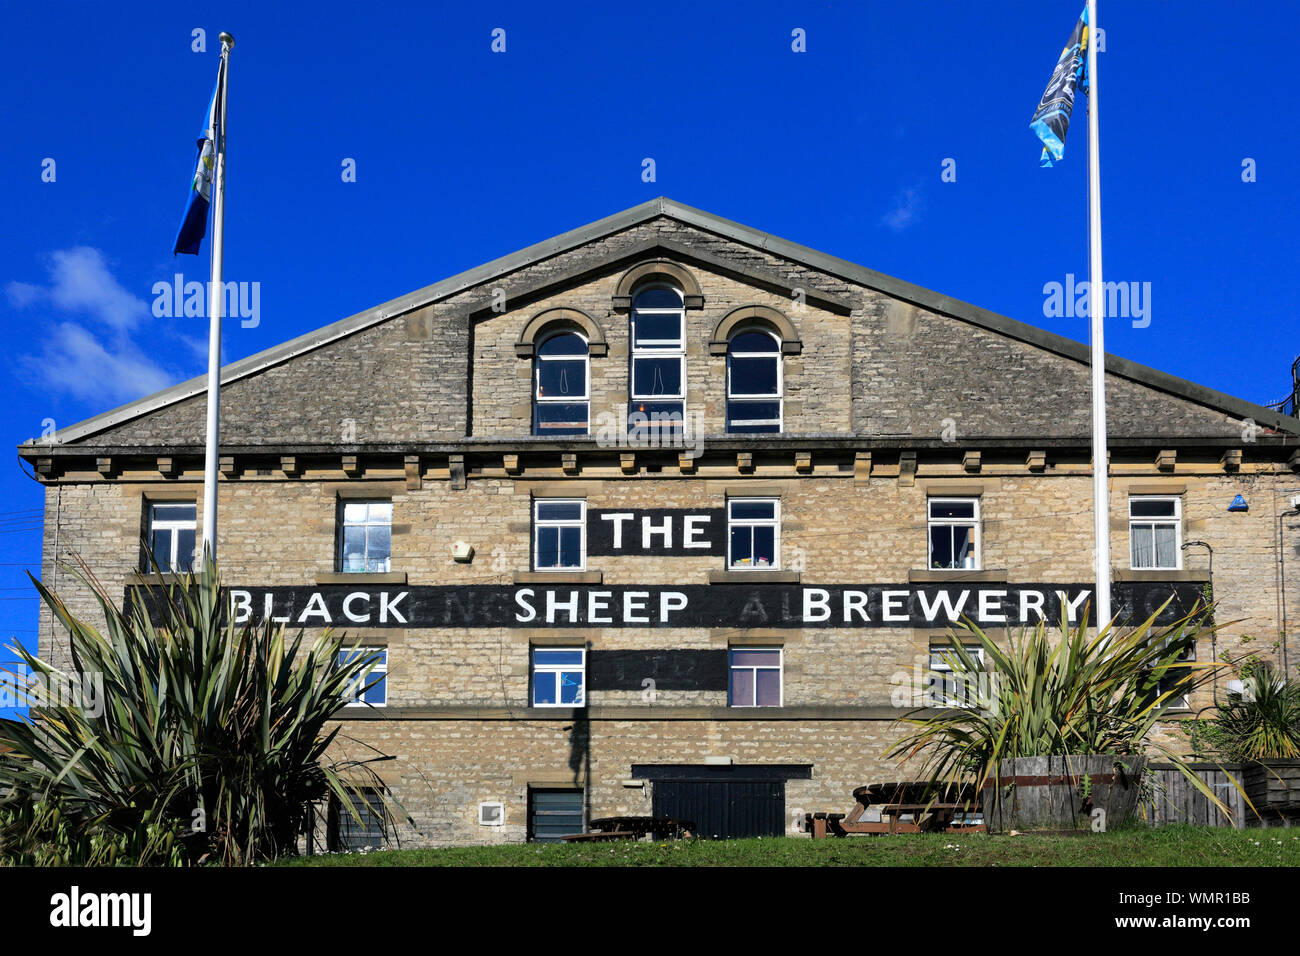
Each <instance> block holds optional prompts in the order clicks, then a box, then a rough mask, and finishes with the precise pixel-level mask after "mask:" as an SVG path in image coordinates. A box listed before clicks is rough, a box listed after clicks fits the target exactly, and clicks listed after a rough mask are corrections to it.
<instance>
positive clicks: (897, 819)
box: [804, 783, 985, 840]
mask: <svg viewBox="0 0 1300 956" xmlns="http://www.w3.org/2000/svg"><path fill="white" fill-rule="evenodd" d="M973 792H974V791H973V790H971V789H970V788H968V787H961V788H945V789H944V790H943V791H939V792H936V791H935V789H934V788H933V787H931V786H929V785H927V784H924V783H882V784H872V785H871V786H868V787H858V788H857V789H856V790H854V791H853V798H854V800H855V801H856V805H855V806H854V807H853V809H852V810H850V811H849V813H848V814H847V815H845V814H843V813H808V814H805V815H804V823H805V829H807V830H808V831H809V832H810V833H811V834H812V837H813V839H814V840H819V839H825V838H826V837H828V836H848V835H850V834H876V833H925V832H933V831H944V832H954V833H982V832H984V830H985V827H984V825H983V824H982V823H975V824H972V823H965V822H962V823H957V822H954V818H955V817H956V816H957V814H959V813H975V812H978V811H979V804H978V802H977V801H974V800H973V799H971V795H972V794H973ZM938 797H944V798H946V799H938ZM954 797H956V798H959V799H953V798H954ZM963 797H965V798H966V799H960V798H963ZM868 808H870V809H873V810H879V811H880V817H881V819H879V820H864V819H863V816H864V814H866V812H867V810H868ZM904 816H910V817H912V819H911V820H903V819H901V818H902V817H904Z"/></svg>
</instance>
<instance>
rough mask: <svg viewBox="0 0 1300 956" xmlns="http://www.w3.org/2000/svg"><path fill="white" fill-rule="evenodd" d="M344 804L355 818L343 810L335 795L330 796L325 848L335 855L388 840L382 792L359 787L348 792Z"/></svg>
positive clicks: (386, 816)
mask: <svg viewBox="0 0 1300 956" xmlns="http://www.w3.org/2000/svg"><path fill="white" fill-rule="evenodd" d="M348 802H349V803H350V804H351V806H352V809H353V810H355V811H356V814H357V816H356V817H354V816H353V815H352V814H351V813H350V812H348V811H347V810H346V809H344V807H343V805H342V804H341V803H340V802H339V798H338V797H337V796H335V795H331V796H330V801H329V815H328V817H327V821H328V822H327V831H326V832H327V836H326V845H327V846H328V847H329V848H330V850H331V851H333V852H336V853H339V852H342V853H355V852H356V851H358V850H365V849H378V848H380V847H382V846H383V845H384V844H385V843H386V842H387V840H388V828H389V827H388V822H389V815H388V809H387V807H386V806H385V805H384V795H383V793H382V792H381V791H380V790H378V789H376V788H374V787H361V788H359V790H358V792H350V793H348ZM358 818H359V819H358Z"/></svg>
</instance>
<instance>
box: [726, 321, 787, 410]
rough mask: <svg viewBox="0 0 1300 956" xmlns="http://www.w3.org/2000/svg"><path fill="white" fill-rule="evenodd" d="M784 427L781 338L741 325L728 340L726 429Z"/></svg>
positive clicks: (762, 330) (760, 329)
mask: <svg viewBox="0 0 1300 956" xmlns="http://www.w3.org/2000/svg"><path fill="white" fill-rule="evenodd" d="M780 430H781V340H780V339H779V338H778V337H777V336H776V334H775V333H773V332H770V331H768V330H767V329H765V328H755V327H753V326H750V327H748V328H741V329H738V330H737V331H736V332H734V333H733V334H732V336H731V338H730V339H729V340H728V342H727V431H729V432H743V433H755V432H779V431H780Z"/></svg>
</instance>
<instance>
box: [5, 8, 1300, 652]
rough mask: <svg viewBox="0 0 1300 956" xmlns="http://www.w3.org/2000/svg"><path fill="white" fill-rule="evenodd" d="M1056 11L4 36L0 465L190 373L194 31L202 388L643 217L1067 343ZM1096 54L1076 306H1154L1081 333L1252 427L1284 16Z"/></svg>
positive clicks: (376, 20) (105, 11) (69, 21)
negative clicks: (1051, 125) (723, 230)
mask: <svg viewBox="0 0 1300 956" xmlns="http://www.w3.org/2000/svg"><path fill="white" fill-rule="evenodd" d="M466 6H468V9H465V7H466ZM1081 6H1082V4H1081V2H1080V0H1032V2H1029V0H1026V2H999V0H989V2H986V3H970V2H969V0H963V2H955V0H954V2H949V0H916V2H912V3H907V4H898V3H883V2H854V3H809V4H800V3H792V2H765V0H747V2H743V3H707V2H704V3H677V2H669V0H659V2H656V3H653V4H645V5H640V4H637V5H623V4H619V5H612V4H597V3H592V4H576V3H574V4H566V3H553V4H523V3H483V4H474V5H460V8H458V9H453V8H452V7H451V6H450V5H439V4H427V3H426V4H418V5H409V6H404V5H391V6H389V5H365V4H355V3H346V4H345V3H337V2H330V0H323V2H318V3H314V4H311V5H301V6H297V7H290V6H289V5H283V7H281V6H279V5H272V4H267V3H265V2H258V3H243V2H238V3H233V2H232V3H224V4H221V5H219V7H218V6H217V5H213V4H202V5H200V4H183V3H170V4H168V5H166V6H165V7H161V6H158V5H152V4H148V5H146V4H131V3H115V4H100V3H94V4H80V5H74V4H62V3H58V2H46V3H41V4H23V5H11V6H10V7H9V8H8V9H7V13H6V24H5V26H6V30H5V34H6V55H5V63H4V66H3V68H0V122H2V123H3V128H4V139H3V145H2V146H0V183H3V201H0V335H3V343H4V348H5V351H6V353H7V355H8V362H9V372H10V374H9V375H7V376H5V379H4V409H5V414H4V416H3V434H2V435H0V438H2V439H3V441H4V443H5V444H6V445H8V446H9V447H11V448H12V447H13V446H14V445H16V444H17V443H19V442H21V441H23V440H25V439H27V438H29V437H33V436H38V435H40V434H41V432H42V430H43V429H44V428H45V427H46V423H47V420H52V421H53V423H54V424H55V425H56V426H57V427H64V426H66V425H70V424H72V423H74V422H76V421H79V420H81V419H83V418H85V417H88V416H90V415H92V414H95V413H97V412H100V411H103V410H106V409H107V408H110V407H112V406H115V405H118V404H121V403H122V402H124V401H129V400H131V399H133V398H136V397H140V396H141V395H144V394H146V393H148V392H150V391H153V390H155V389H157V388H161V387H164V386H166V385H168V384H171V383H173V382H176V381H180V380H182V379H185V378H189V377H191V376H193V375H196V374H198V373H200V372H201V371H203V369H204V363H205V357H204V340H205V335H206V329H205V326H206V320H204V319H198V318H190V319H183V318H181V319H173V318H161V319H160V318H155V317H154V316H153V314H152V311H151V304H152V301H153V294H152V291H151V290H152V288H153V285H154V283H155V282H158V281H169V280H170V279H171V277H172V276H173V275H174V274H175V273H176V272H178V271H179V272H182V273H184V275H185V277H186V279H187V280H199V281H203V280H206V278H207V246H206V244H205V246H204V253H203V255H202V256H200V257H197V258H196V257H180V258H179V259H173V257H172V256H171V255H170V250H171V244H172V239H173V237H174V234H175V230H176V227H177V225H178V224H179V220H180V216H181V213H182V210H183V205H184V201H185V194H186V189H187V188H188V182H189V178H190V176H191V173H192V169H193V161H194V146H193V143H194V137H195V135H196V133H197V131H198V128H199V126H200V125H201V124H200V121H201V119H202V114H203V111H204V109H205V107H206V100H207V97H208V95H209V94H210V91H211V87H212V82H213V79H214V77H215V73H216V63H217V50H218V43H217V40H216V35H217V33H218V32H220V31H221V30H227V31H229V32H231V33H232V34H233V35H234V36H235V38H236V40H237V46H236V49H235V51H234V54H233V59H232V66H231V90H230V125H229V149H230V153H229V161H228V178H229V191H228V195H227V230H226V278H227V279H228V280H235V281H246V282H254V281H255V282H258V283H260V287H261V303H260V305H261V315H260V322H259V324H258V325H257V326H256V327H255V328H243V327H240V325H239V324H238V323H235V322H230V323H227V332H226V337H225V343H224V347H225V355H226V359H227V360H231V359H236V358H239V357H242V356H245V355H248V354H250V353H252V352H255V351H258V350H260V349H263V348H267V347H269V346H272V345H275V344H276V343H278V342H281V341H283V340H285V339H288V338H291V337H293V336H295V335H298V334H300V333H302V332H305V331H308V330H310V329H313V328H317V327H319V326H321V325H325V324H327V323H329V322H332V321H334V320H335V319H338V318H341V317H344V316H347V315H351V314H352V313H355V312H358V311H360V310H362V309H364V308H367V307H369V306H371V305H375V304H377V303H379V302H381V301H384V300H386V299H389V298H392V297H394V296H397V295H400V294H402V293H405V292H408V291H411V290H413V289H416V288H419V287H421V286H424V285H427V284H429V283H431V282H434V281H436V280H438V279H441V278H444V277H446V276H449V275H452V274H454V273H456V272H459V271H461V270H463V269H466V268H469V267H472V266H474V265H477V264H479V263H481V262H484V261H486V260H488V259H492V258H495V257H497V256H500V255H503V254H505V253H508V252H511V251H513V250H515V249H517V248H520V247H522V246H525V245H528V244H530V243H533V242H536V241H538V240H541V239H544V238H547V237H549V236H552V235H554V234H556V233H559V232H562V231H565V230H568V229H570V228H573V227H575V226H578V225H581V224H584V223H586V222H589V221H592V220H595V219H598V218H601V217H603V216H606V215H609V214H610V213H613V212H616V211H619V210H621V209H624V208H627V207H629V206H633V205H636V204H637V203H640V202H643V201H645V200H647V199H650V198H653V197H654V196H658V195H667V196H670V197H672V198H673V199H676V200H679V201H681V202H685V203H688V204H690V205H693V206H698V207H700V208H703V209H706V210H708V211H711V212H714V213H717V214H719V215H722V216H724V217H726V218H729V219H734V220H737V221H739V222H742V223H745V224H747V225H750V226H753V227H755V228H758V229H762V230H764V231H767V232H770V233H773V234H775V235H778V236H782V237H784V238H787V239H791V240H794V241H796V242H799V243H802V244H804V245H808V246H812V247H813V248H817V249H821V250H824V251H826V252H829V253H832V254H835V255H838V256H841V257H843V258H846V259H850V260H852V261H855V262H859V263H861V264H863V265H866V266H868V267H870V268H873V269H876V270H879V271H881V272H884V273H887V274H891V275H895V276H898V277H900V278H903V279H906V280H909V281H912V282H916V283H918V284H920V285H923V286H926V287H928V288H932V289H936V290H939V291H942V292H945V293H947V294H950V295H953V296H955V297H957V298H961V299H965V300H967V301H970V302H974V303H976V304H979V305H982V306H984V307H986V308H990V309H993V310H995V311H998V312H1002V313H1004V314H1006V315H1010V316H1013V317H1015V318H1018V319H1021V320H1024V321H1027V322H1031V323H1033V324H1036V325H1039V326H1041V327H1043V328H1046V329H1049V330H1051V331H1053V332H1058V333H1061V334H1064V335H1067V336H1070V337H1073V338H1076V339H1079V340H1081V341H1086V339H1087V327H1086V320H1085V319H1077V318H1058V317H1052V318H1048V317H1045V315H1044V298H1045V296H1044V290H1043V287H1044V285H1045V284H1046V283H1048V282H1052V281H1058V282H1063V281H1064V279H1065V276H1066V274H1067V273H1073V274H1075V275H1076V276H1078V277H1079V278H1082V277H1083V276H1084V275H1085V274H1086V272H1087V247H1086V239H1087V224H1086V193H1085V183H1086V136H1085V128H1084V127H1085V122H1084V113H1083V111H1082V109H1080V110H1079V111H1078V112H1076V115H1075V123H1074V125H1073V127H1072V129H1071V132H1070V136H1069V139H1068V141H1067V150H1066V158H1065V161H1064V163H1063V164H1061V165H1059V166H1058V167H1056V168H1055V169H1050V170H1049V169H1040V168H1039V167H1038V154H1039V146H1038V143H1037V140H1036V139H1035V137H1034V135H1033V134H1032V133H1031V132H1030V130H1029V128H1028V123H1029V119H1030V116H1031V115H1032V112H1033V110H1034V107H1035V106H1036V105H1037V103H1038V99H1039V97H1040V96H1041V94H1042V92H1043V87H1044V85H1045V84H1046V82H1047V79H1048V77H1049V75H1050V74H1051V71H1052V67H1053V66H1054V64H1055V60H1056V57H1057V56H1058V54H1059V52H1060V49H1061V47H1062V45H1063V44H1064V42H1065V40H1066V38H1067V36H1068V35H1069V33H1070V30H1071V29H1072V27H1073V24H1074V21H1075V19H1076V18H1077V16H1078V14H1079V10H1080V8H1081ZM217 9H220V13H219V14H218V13H216V12H214V11H215V10H217ZM1246 10H1248V11H1249V13H1248V14H1247V13H1246V12H1245V11H1246ZM1100 23H1101V25H1102V26H1103V27H1104V28H1105V31H1106V51H1105V52H1104V53H1102V54H1101V63H1100V67H1099V72H1100V93H1101V97H1102V114H1101V118H1102V199H1103V222H1104V227H1105V272H1106V277H1107V278H1108V279H1115V280H1121V281H1125V282H1139V283H1142V282H1149V283H1151V286H1150V288H1151V299H1150V312H1149V318H1150V320H1151V321H1150V324H1149V325H1147V326H1146V327H1144V328H1134V327H1133V324H1132V322H1131V321H1129V320H1127V319H1119V320H1115V321H1113V322H1111V323H1110V325H1109V326H1108V331H1107V346H1108V351H1111V352H1113V353H1116V354H1118V355H1122V356H1125V357H1127V358H1131V359H1134V360H1136V361H1139V362H1142V363H1145V364H1149V365H1153V366H1155V367H1157V368H1160V369H1163V370H1165V371H1168V372H1171V373H1173V374H1176V375H1179V376H1182V377H1185V378H1189V379H1192V380H1194V381H1197V382H1200V383H1203V384H1205V385H1209V386H1211V387H1214V388H1218V389H1221V390H1224V391H1227V392H1231V393H1233V394H1236V395H1240V396H1241V397H1243V398H1246V399H1250V400H1253V401H1258V402H1266V401H1272V400H1275V399H1277V398H1280V397H1281V396H1282V395H1283V394H1284V393H1285V392H1286V391H1287V390H1288V389H1289V380H1288V367H1289V365H1290V361H1291V359H1292V358H1293V357H1294V353H1295V350H1296V349H1297V348H1300V346H1298V345H1297V343H1296V338H1297V336H1296V329H1297V324H1296V318H1295V316H1296V314H1297V305H1298V303H1297V292H1296V286H1295V284H1294V283H1293V282H1291V281H1284V280H1285V277H1286V276H1288V275H1292V274H1293V272H1294V261H1295V254H1296V249H1297V243H1296V241H1295V239H1294V229H1295V225H1294V223H1295V216H1296V212H1297V209H1298V208H1300V203H1298V202H1297V199H1300V185H1297V182H1298V179H1297V175H1296V172H1295V169H1294V158H1295V156H1297V155H1300V148H1298V147H1300V144H1298V143H1297V137H1298V134H1297V130H1296V123H1295V117H1296V109H1295V107H1294V105H1293V103H1292V100H1291V96H1293V89H1294V79H1293V77H1292V76H1291V72H1292V70H1291V68H1292V67H1293V61H1294V56H1295V54H1294V34H1295V10H1294V6H1293V4H1291V3H1282V2H1277V3H1271V2H1264V0H1261V2H1256V3H1252V4H1250V5H1249V7H1248V8H1234V7H1225V6H1224V5H1223V4H1210V3H1208V2H1203V3H1198V2H1178V3H1174V2H1163V0H1143V2H1140V3H1124V4H1121V3H1117V2H1112V0H1103V2H1102V4H1101V10H1100ZM196 28H201V29H203V30H205V31H206V39H207V52H204V53H198V52H193V51H192V50H191V46H192V31H193V30H195V29H196ZM496 28H501V29H504V30H505V40H506V50H505V52H504V53H494V52H492V50H491V43H492V31H493V30H494V29H496ZM795 29H801V30H803V31H805V35H806V52H802V53H796V52H794V51H793V50H792V49H791V46H792V31H793V30H795ZM47 158H49V159H53V160H54V163H55V165H54V171H55V179H54V181H53V182H43V181H42V168H43V161H44V160H46V159H47ZM347 158H351V159H353V160H355V162H356V171H357V176H356V182H344V181H343V178H342V176H341V167H342V163H343V161H344V159H347ZM646 158H651V159H653V160H654V162H655V174H656V181H655V182H644V181H643V180H642V169H643V160H644V159H646ZM1247 158H1249V159H1252V160H1254V162H1255V168H1256V181H1255V182H1250V183H1247V182H1243V181H1242V164H1243V161H1244V160H1246V159H1247ZM947 159H952V160H955V164H956V166H955V168H956V181H955V182H944V181H943V180H942V178H941V173H942V171H943V164H944V161H945V160H947ZM1079 400H1080V401H1081V402H1086V401H1087V400H1088V397H1087V396H1086V395H1080V396H1079ZM0 495H2V498H0V543H2V544H3V546H4V547H3V555H2V556H0V638H3V639H4V641H5V642H6V643H7V642H8V640H10V639H13V638H17V639H19V640H23V641H28V642H30V641H31V640H32V639H34V638H35V637H36V632H35V628H36V601H35V600H34V598H33V596H32V594H31V590H30V587H29V585H27V582H26V578H25V576H24V569H25V568H31V569H33V570H36V569H38V567H39V555H40V531H39V525H40V520H39V514H40V511H39V509H41V507H42V500H43V499H42V493H41V489H40V487H39V486H38V485H36V484H35V483H34V482H32V481H31V480H29V479H28V478H27V477H26V476H25V475H24V473H23V472H22V470H21V469H20V467H19V465H18V464H17V463H16V462H15V464H14V466H13V467H11V468H8V469H0Z"/></svg>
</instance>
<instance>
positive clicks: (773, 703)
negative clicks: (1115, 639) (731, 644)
mask: <svg viewBox="0 0 1300 956" xmlns="http://www.w3.org/2000/svg"><path fill="white" fill-rule="evenodd" d="M783 653H784V651H782V650H781V649H779V648H776V649H771V648H764V649H759V648H735V649H733V650H732V651H731V681H730V686H729V689H728V693H727V704H728V706H731V707H780V706H781V655H782V654H783Z"/></svg>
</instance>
